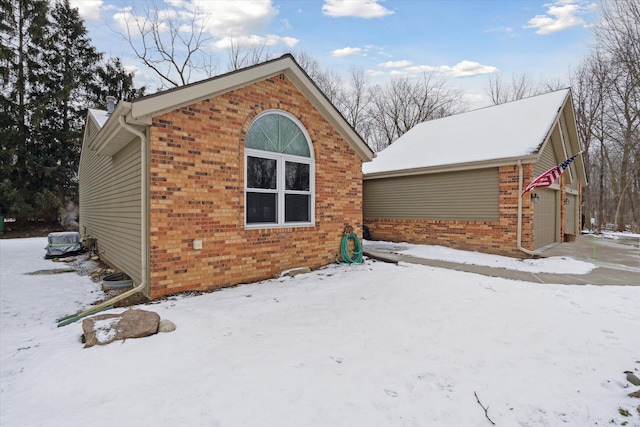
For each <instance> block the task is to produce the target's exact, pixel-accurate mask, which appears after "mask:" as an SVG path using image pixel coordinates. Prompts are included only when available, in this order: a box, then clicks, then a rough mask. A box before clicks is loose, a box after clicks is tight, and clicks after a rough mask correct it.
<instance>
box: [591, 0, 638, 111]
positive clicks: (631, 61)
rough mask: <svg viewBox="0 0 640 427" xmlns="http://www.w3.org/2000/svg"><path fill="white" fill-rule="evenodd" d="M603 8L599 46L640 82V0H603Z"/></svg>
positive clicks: (599, 26)
mask: <svg viewBox="0 0 640 427" xmlns="http://www.w3.org/2000/svg"><path fill="white" fill-rule="evenodd" d="M600 10H601V19H600V23H599V25H597V26H595V35H596V38H597V41H598V45H599V46H600V48H601V49H603V50H605V51H606V52H607V53H608V54H609V55H611V57H612V59H614V60H616V61H617V62H619V63H621V64H623V66H624V68H625V69H626V70H627V72H628V73H629V74H630V75H631V77H632V78H633V79H634V80H635V81H636V82H640V1H639V0H602V8H601V9H600ZM636 107H638V105H637V104H636Z"/></svg>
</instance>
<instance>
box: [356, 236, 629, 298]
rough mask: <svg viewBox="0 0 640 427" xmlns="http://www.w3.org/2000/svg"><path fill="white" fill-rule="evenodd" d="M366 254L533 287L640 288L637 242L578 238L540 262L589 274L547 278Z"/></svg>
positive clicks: (545, 275)
mask: <svg viewBox="0 0 640 427" xmlns="http://www.w3.org/2000/svg"><path fill="white" fill-rule="evenodd" d="M365 252H366V253H367V254H369V255H372V256H380V257H384V258H387V259H390V260H393V261H403V262H410V263H414V264H422V265H430V266H434V267H441V268H449V269H453V270H458V271H466V272H469V273H477V274H483V275H485V276H491V277H503V278H507V279H513V280H523V281H527V282H535V283H556V284H567V285H588V284H590V285H635V286H640V238H638V237H629V238H618V239H617V240H612V239H605V238H602V237H594V236H592V235H581V236H577V237H576V241H575V242H570V243H562V244H559V245H556V246H554V247H552V248H550V249H547V250H546V251H544V252H543V253H542V257H543V258H548V257H553V256H566V257H571V258H574V259H577V260H581V261H585V262H590V263H595V265H596V268H594V269H593V270H592V271H591V272H590V273H588V274H550V273H529V272H526V271H517V270H507V269H504V268H492V267H485V266H479V265H470V264H461V263H457V262H450V261H439V260H431V259H423V258H416V257H413V256H409V255H402V254H398V253H389V252H384V251H380V250H374V251H369V250H367V249H366V248H365Z"/></svg>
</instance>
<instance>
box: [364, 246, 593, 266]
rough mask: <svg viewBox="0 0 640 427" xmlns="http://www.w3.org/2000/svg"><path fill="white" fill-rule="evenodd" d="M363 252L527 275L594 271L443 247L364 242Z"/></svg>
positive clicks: (562, 262)
mask: <svg viewBox="0 0 640 427" xmlns="http://www.w3.org/2000/svg"><path fill="white" fill-rule="evenodd" d="M364 245H365V248H366V249H367V250H383V251H388V252H396V253H401V254H403V255H410V256H414V257H417V258H426V259H435V260H440V261H450V262H458V263H462V264H472V265H482V266H485V267H493V268H504V269H508V270H518V271H527V272H529V273H564V274H587V273H588V272H590V271H591V270H593V269H594V268H595V266H594V265H593V264H592V263H589V262H584V261H579V260H576V259H572V258H567V257H549V258H542V259H518V258H511V257H506V256H499V255H490V254H483V253H480V252H470V251H461V250H458V249H451V248H447V247H444V246H436V245H416V244H412V243H395V242H384V241H378V240H376V241H365V243H364Z"/></svg>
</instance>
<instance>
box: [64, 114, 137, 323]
mask: <svg viewBox="0 0 640 427" xmlns="http://www.w3.org/2000/svg"><path fill="white" fill-rule="evenodd" d="M118 122H119V124H120V126H122V127H123V128H124V129H126V130H127V131H129V132H131V133H132V134H133V135H135V136H137V137H139V138H140V162H141V166H140V167H141V169H142V170H141V173H140V187H141V188H140V195H141V201H140V203H141V208H140V211H141V216H140V227H141V232H140V239H141V240H142V241H141V245H140V247H141V250H142V254H141V255H142V258H141V260H140V269H141V270H142V281H141V282H140V284H139V285H138V286H136V287H134V288H133V289H129V290H128V291H126V292H124V293H122V294H120V295H116V296H115V297H113V298H111V299H109V300H107V301H104V302H102V303H100V304H98V305H95V306H93V307H91V308H89V309H87V310H85V311H82V312H80V313H76V314H72V315H69V316H65V317H62V318H60V319H57V321H58V327H61V326H66V325H69V324H71V323H74V322H76V321H78V320H80V319H82V318H84V317H87V316H90V315H92V314H95V313H98V312H100V311H105V310H109V309H112V308H113V307H114V304H115V303H116V302H118V301H121V300H123V299H125V298H127V297H130V296H131V295H135V294H137V293H138V292H141V291H143V290H144V288H145V287H146V286H147V257H148V249H147V239H146V236H147V233H146V230H147V209H146V201H147V156H146V154H147V153H146V151H145V147H146V146H147V137H146V135H145V134H144V133H142V132H140V131H139V130H137V129H135V128H133V127H131V126H130V125H129V124H127V123H126V122H125V120H124V117H123V116H118Z"/></svg>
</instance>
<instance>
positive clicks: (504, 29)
mask: <svg viewBox="0 0 640 427" xmlns="http://www.w3.org/2000/svg"><path fill="white" fill-rule="evenodd" d="M484 32H485V33H505V34H506V35H507V36H509V37H515V36H516V30H515V29H514V28H513V27H495V28H489V29H488V30H484Z"/></svg>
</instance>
